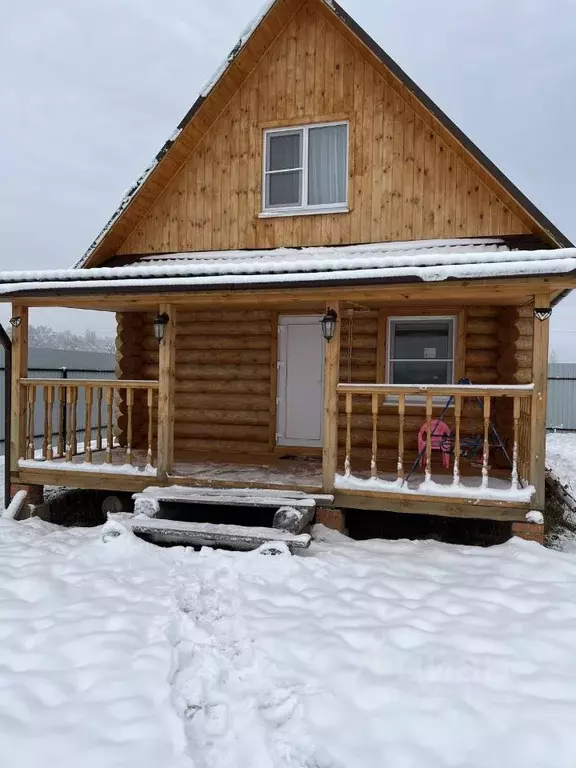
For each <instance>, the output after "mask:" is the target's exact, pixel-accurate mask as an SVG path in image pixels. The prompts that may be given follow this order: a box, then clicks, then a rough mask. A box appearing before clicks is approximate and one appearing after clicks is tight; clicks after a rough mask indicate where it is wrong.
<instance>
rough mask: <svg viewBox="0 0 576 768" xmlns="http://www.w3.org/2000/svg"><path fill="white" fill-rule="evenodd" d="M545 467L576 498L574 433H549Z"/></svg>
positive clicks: (575, 438)
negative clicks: (551, 471) (550, 470)
mask: <svg viewBox="0 0 576 768" xmlns="http://www.w3.org/2000/svg"><path fill="white" fill-rule="evenodd" d="M546 466H547V467H550V469H552V470H553V471H554V473H555V474H556V476H557V477H558V479H559V480H560V481H561V482H562V483H563V484H564V485H567V486H568V487H569V489H570V490H571V492H572V494H573V495H574V496H576V432H549V433H548V436H547V438H546Z"/></svg>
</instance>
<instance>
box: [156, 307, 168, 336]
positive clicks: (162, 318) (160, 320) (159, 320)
mask: <svg viewBox="0 0 576 768" xmlns="http://www.w3.org/2000/svg"><path fill="white" fill-rule="evenodd" d="M169 320H170V318H169V317H168V315H167V314H166V312H162V314H161V315H158V316H157V317H155V318H154V336H156V338H157V339H158V343H159V344H160V342H161V341H162V339H163V338H164V328H165V327H166V325H167V324H168V321H169Z"/></svg>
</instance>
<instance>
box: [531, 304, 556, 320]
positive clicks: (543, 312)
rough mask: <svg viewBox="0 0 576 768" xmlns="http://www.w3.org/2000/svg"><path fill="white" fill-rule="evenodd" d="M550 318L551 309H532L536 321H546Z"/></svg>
mask: <svg viewBox="0 0 576 768" xmlns="http://www.w3.org/2000/svg"><path fill="white" fill-rule="evenodd" d="M551 316H552V307H534V317H535V318H536V319H537V320H548V318H550V317H551Z"/></svg>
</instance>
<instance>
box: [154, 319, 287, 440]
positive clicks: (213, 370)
mask: <svg viewBox="0 0 576 768" xmlns="http://www.w3.org/2000/svg"><path fill="white" fill-rule="evenodd" d="M273 322H274V323H275V322H276V316H275V315H274V313H272V312H269V311H263V310H241V311H228V310H209V311H184V310H179V312H178V320H177V326H176V328H177V330H176V368H175V372H174V374H175V376H176V385H175V389H176V400H175V423H174V448H175V452H176V455H182V454H185V453H187V452H189V451H206V452H230V453H266V452H268V450H269V441H270V421H271V413H270V410H271V379H272V377H271V347H272V343H273V328H272V324H273ZM143 361H144V365H143V369H142V372H143V375H144V378H155V377H157V375H158V342H157V341H156V340H155V339H154V337H153V335H151V336H145V337H144V338H143Z"/></svg>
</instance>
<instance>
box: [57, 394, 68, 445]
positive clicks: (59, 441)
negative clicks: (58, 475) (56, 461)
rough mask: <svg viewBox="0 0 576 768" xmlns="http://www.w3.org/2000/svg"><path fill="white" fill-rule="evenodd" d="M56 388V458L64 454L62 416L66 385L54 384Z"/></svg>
mask: <svg viewBox="0 0 576 768" xmlns="http://www.w3.org/2000/svg"><path fill="white" fill-rule="evenodd" d="M55 386H56V388H57V389H58V439H57V443H56V453H57V456H58V458H62V456H64V450H65V445H66V420H65V418H64V403H65V402H66V387H63V386H62V385H61V384H56V385H55Z"/></svg>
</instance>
